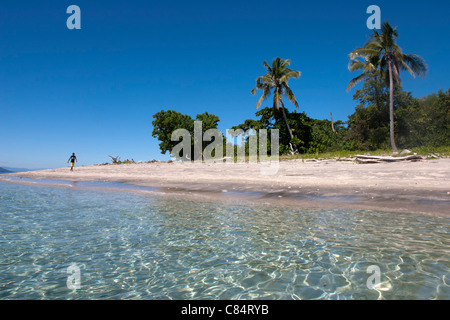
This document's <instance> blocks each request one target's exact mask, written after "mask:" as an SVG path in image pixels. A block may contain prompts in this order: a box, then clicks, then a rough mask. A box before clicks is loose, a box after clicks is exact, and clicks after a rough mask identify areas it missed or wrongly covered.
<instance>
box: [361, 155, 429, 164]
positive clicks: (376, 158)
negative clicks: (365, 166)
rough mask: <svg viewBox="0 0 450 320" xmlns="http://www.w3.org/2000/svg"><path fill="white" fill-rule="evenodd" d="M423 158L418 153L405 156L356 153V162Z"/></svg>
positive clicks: (417, 159) (416, 159)
mask: <svg viewBox="0 0 450 320" xmlns="http://www.w3.org/2000/svg"><path fill="white" fill-rule="evenodd" d="M422 159H423V158H422V157H421V156H419V155H416V154H415V155H412V156H407V157H379V156H365V155H357V156H356V162H358V163H382V162H400V161H419V160H422Z"/></svg>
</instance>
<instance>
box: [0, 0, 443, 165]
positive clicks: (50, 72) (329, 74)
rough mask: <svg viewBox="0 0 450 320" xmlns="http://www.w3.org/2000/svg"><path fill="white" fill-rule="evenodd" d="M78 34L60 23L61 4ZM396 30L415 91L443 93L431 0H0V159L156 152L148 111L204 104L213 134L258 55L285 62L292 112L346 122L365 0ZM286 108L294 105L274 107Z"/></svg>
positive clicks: (246, 97)
mask: <svg viewBox="0 0 450 320" xmlns="http://www.w3.org/2000/svg"><path fill="white" fill-rule="evenodd" d="M72 4H75V5H78V6H79V7H80V8H81V27H82V29H81V30H69V29H68V28H67V27H66V20H67V18H68V17H69V14H67V13H66V9H67V7H68V6H69V5H72ZM372 4H375V5H378V6H379V7H380V8H381V15H382V20H383V21H385V20H389V21H390V22H391V24H392V25H394V26H398V27H399V33H400V38H399V39H398V43H399V45H400V46H401V47H402V48H403V49H404V52H405V53H415V54H419V55H421V56H422V57H423V58H424V59H425V60H426V62H427V64H428V66H429V73H428V75H427V77H426V78H425V79H422V78H417V79H413V78H412V77H411V76H410V75H409V74H407V73H404V74H403V76H402V78H403V81H404V89H405V90H407V91H411V92H412V93H413V95H414V96H416V97H421V96H424V95H427V94H430V93H432V92H437V91H438V90H439V89H444V90H446V89H448V88H449V87H450V85H449V84H450V80H449V79H450V77H449V76H448V75H449V74H450V66H449V63H448V53H449V52H450V41H449V36H448V35H449V34H450V23H449V21H450V19H449V18H448V13H449V12H450V4H449V2H448V1H446V0H438V1H436V0H430V1H426V2H423V1H378V0H373V1H308V2H303V1H299V0H295V1H283V0H280V1H276V2H274V1H265V0H260V1H215V0H210V1H195V0H193V1H153V0H149V1H137V0H128V1H114V0H113V1H111V0H110V1H84V0H71V1H64V0H58V1H49V0H48V1H47V0H45V1H21V0H16V1H3V2H2V4H1V6H0V119H1V121H0V123H1V125H0V166H9V167H27V168H56V167H64V166H65V165H66V161H67V159H68V157H69V155H70V154H71V153H72V152H75V153H76V154H77V156H78V158H79V163H78V165H90V164H94V163H102V162H109V158H108V155H114V156H115V155H120V156H121V157H122V159H126V158H129V159H131V158H133V159H134V160H136V161H139V160H143V161H147V160H151V159H162V160H167V159H168V158H169V157H168V155H166V156H163V155H161V153H160V150H159V147H158V141H157V139H156V138H153V137H152V136H151V132H152V125H151V122H152V115H153V114H155V113H156V112H158V111H160V110H162V109H166V110H167V109H173V110H176V111H178V112H182V113H186V114H189V115H191V116H192V117H195V115H196V114H198V113H203V112H205V111H208V112H209V113H213V114H215V115H217V116H218V117H219V118H220V120H221V121H220V125H219V128H220V129H221V130H222V131H225V129H227V128H230V127H231V126H233V125H236V124H239V123H242V122H243V121H244V120H245V119H249V118H255V112H256V109H255V104H256V102H257V100H258V98H259V96H258V95H257V96H252V95H251V94H250V90H251V89H252V88H253V87H254V84H255V79H256V77H258V76H260V75H262V74H264V71H265V70H264V68H263V66H262V62H263V61H264V60H267V61H271V60H272V59H274V58H276V57H278V56H279V57H281V58H289V59H291V61H292V65H291V67H292V69H295V70H299V71H301V72H302V76H301V78H300V79H298V80H292V81H291V82H290V86H291V88H292V89H293V91H294V93H295V94H296V96H297V98H298V100H299V103H300V111H305V112H306V113H307V115H308V116H310V117H313V118H318V119H325V118H329V114H330V111H331V112H333V117H334V119H335V120H337V119H340V120H344V121H345V120H347V117H348V116H349V115H350V114H351V113H353V111H354V108H355V106H356V103H355V102H354V101H353V100H352V96H353V93H354V91H352V92H350V93H347V92H346V87H347V84H348V82H349V81H350V80H351V79H352V78H353V77H355V76H356V74H352V73H350V72H349V71H348V69H347V64H348V58H347V54H348V53H349V52H350V51H352V50H353V49H354V48H355V47H357V46H362V45H363V44H364V42H365V40H366V39H367V37H368V35H369V34H370V33H371V31H370V30H368V29H367V27H366V20H367V18H368V17H369V15H368V14H367V13H366V9H367V7H368V6H369V5H372ZM286 106H287V107H288V108H289V109H290V110H291V111H292V110H294V107H293V106H292V105H291V104H287V105H286Z"/></svg>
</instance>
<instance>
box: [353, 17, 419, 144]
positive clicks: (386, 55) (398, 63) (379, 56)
mask: <svg viewBox="0 0 450 320" xmlns="http://www.w3.org/2000/svg"><path fill="white" fill-rule="evenodd" d="M397 38H398V32H397V27H396V28H392V27H391V25H390V24H389V22H388V21H387V22H384V23H383V26H382V28H381V33H378V31H377V30H374V33H373V35H372V36H371V38H370V39H369V40H368V41H367V43H366V44H365V46H364V47H363V48H358V49H356V50H354V51H353V52H352V53H350V55H349V57H350V59H352V60H355V59H356V58H357V57H358V56H359V57H365V59H366V60H367V61H372V62H375V61H376V62H377V64H378V67H379V69H380V70H387V71H388V72H389V118H390V119H389V120H390V138H391V147H392V149H393V150H397V145H396V144H395V137H394V81H395V82H396V83H397V84H399V85H400V84H401V80H400V71H402V70H407V71H409V73H410V74H411V75H412V76H413V77H414V78H415V77H416V75H419V76H421V77H424V76H425V74H426V72H427V66H426V64H425V61H424V60H423V58H422V57H420V56H418V55H415V54H405V53H403V50H402V49H401V48H400V47H399V46H398V45H397V44H396V40H397ZM355 64H356V63H355ZM363 74H364V73H363ZM361 77H362V78H361V79H359V81H360V80H363V78H364V77H363V75H361ZM353 80H355V79H353ZM353 80H352V81H353Z"/></svg>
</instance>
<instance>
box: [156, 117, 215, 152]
mask: <svg viewBox="0 0 450 320" xmlns="http://www.w3.org/2000/svg"><path fill="white" fill-rule="evenodd" d="M153 119H154V120H153V121H152V124H153V131H152V136H153V137H155V138H157V139H158V140H159V141H160V143H159V148H160V150H161V153H162V154H165V153H167V152H171V151H172V150H173V148H174V147H175V146H176V145H177V144H178V143H179V142H178V141H172V133H173V132H174V131H175V130H177V129H186V130H187V131H188V132H189V134H190V135H191V155H194V144H195V142H196V141H195V140H194V137H195V135H194V121H196V120H197V121H201V122H202V136H203V134H204V132H205V131H206V130H208V129H217V125H218V123H219V121H220V119H219V117H217V116H215V115H214V114H210V113H208V112H205V113H202V114H197V116H196V118H195V119H192V117H191V116H189V115H186V114H182V113H179V112H177V111H173V110H167V111H165V110H161V111H159V112H157V113H155V114H154V115H153ZM197 143H200V144H201V148H202V151H203V150H204V148H205V146H206V145H207V142H204V141H203V139H202V141H201V142H200V141H197ZM183 157H184V159H185V160H188V159H187V158H185V157H186V155H183ZM189 160H194V159H193V158H192V159H189Z"/></svg>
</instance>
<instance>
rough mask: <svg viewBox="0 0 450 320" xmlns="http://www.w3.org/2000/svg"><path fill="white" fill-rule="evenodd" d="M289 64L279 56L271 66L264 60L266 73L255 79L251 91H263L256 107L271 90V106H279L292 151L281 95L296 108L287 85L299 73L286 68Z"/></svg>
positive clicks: (289, 130) (253, 92)
mask: <svg viewBox="0 0 450 320" xmlns="http://www.w3.org/2000/svg"><path fill="white" fill-rule="evenodd" d="M290 64H291V61H290V60H289V59H286V60H284V59H281V58H279V57H278V58H276V59H274V60H273V61H272V66H270V65H269V64H268V63H267V62H266V61H264V63H263V65H264V67H265V68H266V71H267V73H266V74H265V75H264V76H261V77H258V78H257V79H256V86H255V88H253V89H252V91H251V93H252V94H253V95H255V94H256V90H257V89H258V90H262V92H263V94H262V96H261V98H260V99H259V100H258V102H257V104H256V108H257V109H258V108H259V107H260V106H261V104H262V102H263V101H264V100H265V99H267V98H268V97H269V96H270V95H271V94H272V90H273V107H274V108H276V109H277V110H279V109H280V106H281V111H282V114H283V118H284V121H285V124H286V127H287V129H288V132H289V136H290V138H291V142H289V145H290V149H291V153H294V152H295V150H294V147H293V145H292V144H293V143H294V135H293V133H292V130H291V127H290V125H289V122H288V119H287V116H286V108H285V107H284V103H283V97H287V99H288V100H289V101H291V102H292V103H293V104H294V105H295V107H296V108H298V103H297V99H296V97H295V95H294V93H293V92H292V90H291V88H290V87H289V85H288V81H289V80H290V79H292V78H294V79H298V78H299V77H300V75H301V73H300V72H299V71H295V70H291V69H290V68H288V66H289V65H290Z"/></svg>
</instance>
